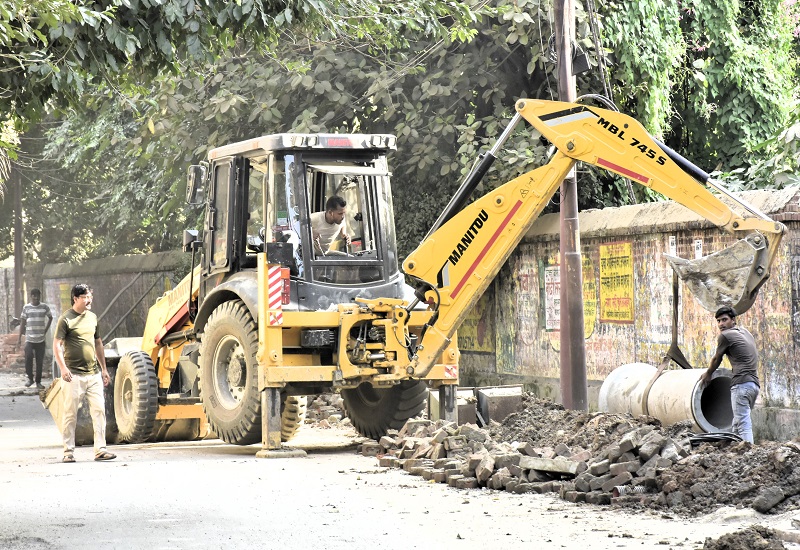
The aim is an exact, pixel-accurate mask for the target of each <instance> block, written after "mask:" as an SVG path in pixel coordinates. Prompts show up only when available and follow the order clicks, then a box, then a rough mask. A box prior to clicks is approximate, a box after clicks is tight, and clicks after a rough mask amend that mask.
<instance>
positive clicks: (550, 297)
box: [544, 254, 597, 349]
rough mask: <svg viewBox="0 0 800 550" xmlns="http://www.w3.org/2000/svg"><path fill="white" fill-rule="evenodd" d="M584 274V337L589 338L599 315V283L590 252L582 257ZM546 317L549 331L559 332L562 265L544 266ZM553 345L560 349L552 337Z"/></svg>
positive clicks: (546, 328)
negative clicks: (596, 279)
mask: <svg viewBox="0 0 800 550" xmlns="http://www.w3.org/2000/svg"><path fill="white" fill-rule="evenodd" d="M581 263H582V274H583V337H584V339H586V340H588V339H589V337H590V336H591V335H592V333H593V332H594V324H595V319H596V317H597V283H596V281H595V272H594V265H593V264H592V258H591V257H590V256H589V255H588V254H584V255H583V257H582V262H581ZM544 298H545V299H544V306H545V310H544V318H545V330H546V331H547V332H558V331H559V330H560V329H561V272H560V266H559V265H558V264H556V265H548V266H546V267H545V268H544ZM551 342H553V347H554V348H555V349H558V346H557V345H556V344H555V343H554V342H555V340H554V339H552V338H551Z"/></svg>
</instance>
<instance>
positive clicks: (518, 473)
mask: <svg viewBox="0 0 800 550" xmlns="http://www.w3.org/2000/svg"><path fill="white" fill-rule="evenodd" d="M507 468H508V473H509V474H511V475H512V476H514V477H522V476H523V475H524V474H525V470H523V469H522V468H520V467H519V466H518V465H516V464H511V465H509V466H507Z"/></svg>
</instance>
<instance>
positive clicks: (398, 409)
mask: <svg viewBox="0 0 800 550" xmlns="http://www.w3.org/2000/svg"><path fill="white" fill-rule="evenodd" d="M426 398H427V387H426V385H425V383H424V382H421V381H419V380H403V381H402V382H400V383H399V384H397V385H396V386H392V387H391V388H373V387H372V384H370V383H368V382H364V383H362V384H361V385H359V386H358V387H357V388H353V389H347V390H342V399H343V400H344V408H345V411H347V415H348V416H349V417H350V420H351V421H352V422H353V426H354V427H355V428H356V430H358V433H360V434H361V435H363V436H364V437H370V438H372V439H380V438H381V437H383V436H384V435H386V433H387V432H388V431H389V430H399V429H400V428H402V427H403V425H404V424H405V423H406V421H407V420H408V419H409V418H413V417H415V416H417V415H418V414H420V413H421V412H422V410H423V409H424V408H425V401H426Z"/></svg>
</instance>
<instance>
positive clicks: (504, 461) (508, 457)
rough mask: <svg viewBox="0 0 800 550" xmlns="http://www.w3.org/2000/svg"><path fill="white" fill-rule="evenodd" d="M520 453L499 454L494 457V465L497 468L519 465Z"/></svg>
mask: <svg viewBox="0 0 800 550" xmlns="http://www.w3.org/2000/svg"><path fill="white" fill-rule="evenodd" d="M521 458H522V455H520V454H519V453H508V454H501V455H497V456H495V457H494V467H495V469H497V470H501V469H503V468H508V467H509V466H511V465H515V466H516V465H519V461H520V459H521Z"/></svg>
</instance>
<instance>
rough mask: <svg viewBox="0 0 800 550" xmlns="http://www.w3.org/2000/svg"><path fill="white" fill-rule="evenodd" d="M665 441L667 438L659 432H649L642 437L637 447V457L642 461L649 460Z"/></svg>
mask: <svg viewBox="0 0 800 550" xmlns="http://www.w3.org/2000/svg"><path fill="white" fill-rule="evenodd" d="M666 442H667V438H666V437H664V436H663V435H661V434H660V433H659V432H655V431H653V432H650V433H649V434H647V435H646V436H645V437H644V439H642V444H641V446H640V447H639V457H640V458H641V459H642V460H644V461H648V460H650V459H651V458H652V457H653V456H655V455H656V454H658V451H660V450H661V447H662V446H663V445H664V443H666Z"/></svg>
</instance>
